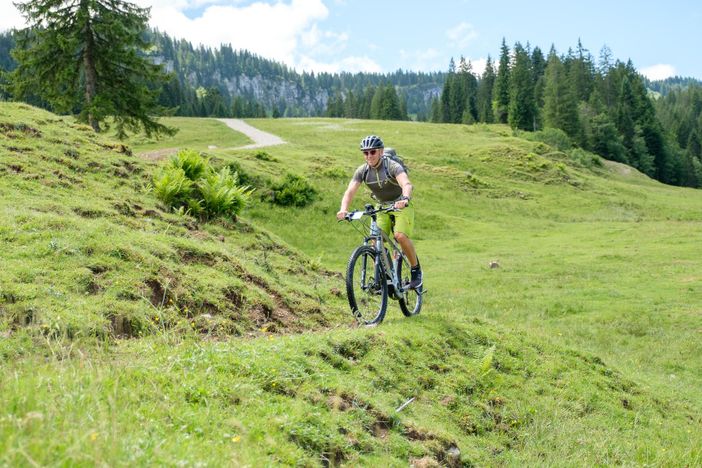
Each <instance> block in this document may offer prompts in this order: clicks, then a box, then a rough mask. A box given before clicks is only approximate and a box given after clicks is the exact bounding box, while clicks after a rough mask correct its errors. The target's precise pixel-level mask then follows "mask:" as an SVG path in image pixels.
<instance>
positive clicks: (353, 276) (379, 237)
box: [344, 204, 424, 325]
mask: <svg viewBox="0 0 702 468" xmlns="http://www.w3.org/2000/svg"><path fill="white" fill-rule="evenodd" d="M393 211H399V210H397V209H395V208H394V206H393V205H387V206H382V205H381V206H379V207H374V206H373V205H370V204H369V205H366V206H365V210H363V211H351V212H349V213H347V215H346V216H345V218H344V219H345V220H346V221H349V222H352V221H360V223H358V224H360V225H361V226H362V227H358V224H356V225H354V227H356V229H357V230H358V231H359V232H360V233H361V234H362V235H363V236H364V238H363V244H362V245H360V246H358V247H357V248H356V249H355V250H354V251H353V253H352V254H351V257H350V258H349V263H348V266H347V268H346V295H347V297H348V300H349V306H350V307H351V312H352V313H353V315H354V316H355V317H356V320H358V321H359V323H361V324H363V325H378V324H379V323H380V322H382V321H383V319H384V318H385V312H386V310H387V307H388V297H390V298H392V299H394V300H397V301H399V303H400V309H401V310H402V313H403V314H404V315H405V316H407V317H410V316H412V315H417V314H418V313H419V311H420V310H421V308H422V295H423V294H424V290H423V288H421V287H420V288H419V289H417V290H415V289H409V282H410V263H409V261H408V260H407V257H406V256H405V254H404V253H403V252H402V249H401V248H400V247H399V246H398V244H397V243H396V242H395V239H391V238H390V237H388V235H387V234H385V232H383V230H382V229H380V227H378V223H377V215H378V213H382V212H385V213H390V212H393ZM368 219H370V222H365V221H364V220H368Z"/></svg>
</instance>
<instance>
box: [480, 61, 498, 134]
mask: <svg viewBox="0 0 702 468" xmlns="http://www.w3.org/2000/svg"><path fill="white" fill-rule="evenodd" d="M494 86H495V69H494V68H493V65H492V59H491V58H490V56H489V55H488V58H487V63H486V64H485V71H484V72H483V76H482V78H481V79H480V82H479V83H478V96H477V98H476V107H477V111H478V120H479V121H480V122H485V123H492V122H494V121H495V119H494V114H493V112H492V90H493V88H494Z"/></svg>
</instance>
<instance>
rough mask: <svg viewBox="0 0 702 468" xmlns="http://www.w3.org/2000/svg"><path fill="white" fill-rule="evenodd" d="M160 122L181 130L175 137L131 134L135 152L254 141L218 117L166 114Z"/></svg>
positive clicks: (208, 148) (202, 148) (200, 148)
mask: <svg viewBox="0 0 702 468" xmlns="http://www.w3.org/2000/svg"><path fill="white" fill-rule="evenodd" d="M159 122H161V123H163V124H164V125H167V126H169V127H175V128H177V129H178V133H176V134H175V135H173V136H161V137H152V138H147V137H146V136H144V135H132V136H130V137H129V138H128V139H127V141H126V143H128V144H129V146H131V147H132V148H133V150H134V152H136V153H144V152H155V151H158V150H166V149H174V148H177V149H182V148H191V149H195V150H198V151H212V150H214V149H217V148H220V149H221V148H233V147H237V146H244V145H248V144H250V143H251V140H250V139H249V138H248V137H247V136H246V135H244V134H242V133H238V132H234V131H232V130H231V129H230V128H229V127H227V125H226V124H225V123H224V122H220V121H219V120H216V119H200V118H195V117H163V118H161V119H160V120H159Z"/></svg>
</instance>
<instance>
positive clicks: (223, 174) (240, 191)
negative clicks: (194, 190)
mask: <svg viewBox="0 0 702 468" xmlns="http://www.w3.org/2000/svg"><path fill="white" fill-rule="evenodd" d="M237 182H238V180H237V174H236V172H235V173H234V174H232V173H231V172H230V171H229V168H228V167H224V168H222V169H220V171H219V172H210V173H209V174H208V175H207V176H206V177H203V178H202V179H200V181H199V182H198V188H199V190H200V195H201V197H202V208H203V210H204V212H205V213H206V215H207V216H209V217H217V216H229V217H232V218H234V219H235V218H236V215H237V214H239V213H240V212H241V210H242V209H243V208H244V206H246V203H247V202H248V200H249V199H250V197H251V192H252V190H251V189H250V188H249V187H241V186H239V185H237Z"/></svg>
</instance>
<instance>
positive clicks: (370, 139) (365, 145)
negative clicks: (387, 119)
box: [361, 135, 385, 151]
mask: <svg viewBox="0 0 702 468" xmlns="http://www.w3.org/2000/svg"><path fill="white" fill-rule="evenodd" d="M383 146H385V145H383V140H381V139H380V137H379V136H376V135H369V136H367V137H365V138H364V139H363V140H361V151H366V150H371V149H377V148H382V147H383Z"/></svg>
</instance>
